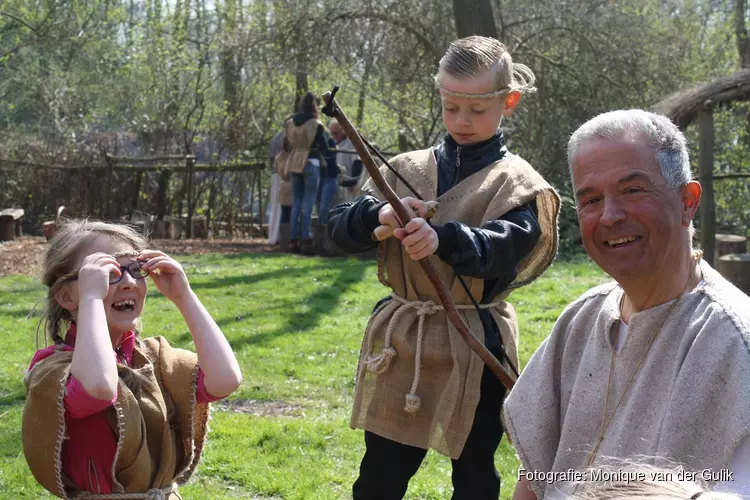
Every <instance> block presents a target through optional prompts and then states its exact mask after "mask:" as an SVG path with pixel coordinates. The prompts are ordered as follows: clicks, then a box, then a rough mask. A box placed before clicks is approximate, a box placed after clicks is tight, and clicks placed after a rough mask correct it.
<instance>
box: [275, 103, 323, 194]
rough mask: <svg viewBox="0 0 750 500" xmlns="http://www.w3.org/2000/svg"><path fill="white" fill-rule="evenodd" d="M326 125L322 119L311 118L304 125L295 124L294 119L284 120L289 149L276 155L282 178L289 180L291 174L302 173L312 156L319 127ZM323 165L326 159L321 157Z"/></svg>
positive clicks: (277, 169)
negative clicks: (311, 151)
mask: <svg viewBox="0 0 750 500" xmlns="http://www.w3.org/2000/svg"><path fill="white" fill-rule="evenodd" d="M322 126H324V125H323V123H322V122H321V121H320V120H317V119H310V120H307V121H306V122H305V123H303V124H302V125H299V126H297V125H295V124H294V120H293V119H292V118H289V119H288V120H287V121H286V122H284V130H285V131H286V141H285V143H286V145H287V147H288V148H289V151H287V150H286V149H282V151H281V152H280V153H279V154H278V155H276V161H275V166H276V172H277V173H278V174H279V175H280V176H281V178H282V179H284V180H288V179H289V176H290V174H301V173H302V171H303V170H304V169H305V165H307V159H308V157H309V156H310V149H311V148H312V145H313V142H315V136H316V135H317V133H318V128H319V127H322ZM321 162H322V163H321V167H322V166H325V159H324V158H322V157H321Z"/></svg>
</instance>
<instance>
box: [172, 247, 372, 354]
mask: <svg viewBox="0 0 750 500" xmlns="http://www.w3.org/2000/svg"><path fill="white" fill-rule="evenodd" d="M223 257H231V256H223ZM265 258H266V259H273V258H278V257H274V256H266V257H265ZM366 270H367V266H365V265H363V264H362V262H361V261H359V260H354V259H352V260H345V259H336V260H335V261H334V260H329V259H326V260H325V261H322V262H321V264H320V265H319V266H315V265H307V266H304V267H294V266H287V267H285V268H283V269H275V270H272V271H266V272H261V273H255V274H247V275H239V274H235V275H232V276H226V277H222V278H217V279H214V280H207V281H203V282H197V283H195V284H193V285H191V286H192V288H193V289H217V288H223V287H230V286H235V285H240V286H245V285H250V284H253V283H261V282H264V281H267V280H271V281H275V280H278V283H279V286H282V287H288V286H294V279H295V278H301V277H304V276H307V275H310V274H314V273H320V272H322V271H337V275H336V276H335V278H333V281H332V282H330V283H327V282H328V278H327V277H326V278H321V282H322V283H321V286H320V287H319V288H318V289H317V290H316V291H315V292H314V293H312V294H310V295H308V296H306V297H293V298H287V299H281V300H280V299H276V300H275V301H274V304H273V306H271V307H263V308H262V310H257V309H256V310H252V311H248V312H247V313H244V314H239V315H232V316H225V317H219V318H214V320H215V321H216V324H217V325H219V327H220V328H224V327H227V326H229V325H231V324H233V323H240V322H243V321H246V320H248V319H250V318H258V317H259V316H262V315H265V314H268V313H271V312H277V311H279V310H281V311H288V314H287V315H286V316H285V318H286V322H285V324H284V325H282V326H281V327H280V328H278V329H276V330H273V331H269V332H264V333H259V334H251V335H248V336H246V337H245V338H241V339H232V340H230V341H229V343H230V345H231V346H232V348H235V349H236V348H237V347H241V346H246V345H255V344H263V343H266V342H269V341H271V340H272V339H275V338H277V337H280V336H283V335H288V334H297V333H304V332H307V331H310V330H312V329H314V328H315V327H316V326H318V325H319V324H320V322H321V319H322V318H323V317H324V316H325V315H326V314H328V313H329V312H330V311H331V310H333V309H335V308H336V306H337V304H338V303H339V301H340V300H341V296H342V295H343V294H344V293H345V292H346V290H347V289H349V287H350V286H352V285H354V284H356V283H359V282H360V281H361V280H362V279H363V278H364V275H365V271H366ZM301 304H302V305H307V306H309V307H305V308H304V309H305V310H304V311H299V308H300V305H301ZM295 311H296V312H295ZM191 341H192V337H191V335H190V332H189V331H185V332H183V333H182V334H180V336H179V337H178V338H177V344H176V345H183V344H185V343H189V342H191Z"/></svg>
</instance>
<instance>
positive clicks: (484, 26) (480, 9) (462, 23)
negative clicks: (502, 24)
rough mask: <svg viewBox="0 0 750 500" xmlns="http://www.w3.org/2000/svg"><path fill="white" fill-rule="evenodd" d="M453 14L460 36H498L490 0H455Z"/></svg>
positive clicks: (457, 32)
mask: <svg viewBox="0 0 750 500" xmlns="http://www.w3.org/2000/svg"><path fill="white" fill-rule="evenodd" d="M453 16H454V18H455V20H456V34H457V35H458V38H464V37H467V36H471V35H482V36H489V37H492V38H497V26H495V16H494V15H493V14H492V4H491V3H490V0H453Z"/></svg>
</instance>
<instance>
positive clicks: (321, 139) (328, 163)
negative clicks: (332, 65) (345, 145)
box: [277, 92, 338, 255]
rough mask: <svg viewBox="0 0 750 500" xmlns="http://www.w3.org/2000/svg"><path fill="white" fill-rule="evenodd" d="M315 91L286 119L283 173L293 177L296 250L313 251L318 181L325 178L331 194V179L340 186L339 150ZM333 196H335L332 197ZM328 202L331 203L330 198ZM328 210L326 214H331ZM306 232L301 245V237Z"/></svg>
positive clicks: (292, 240) (292, 226)
mask: <svg viewBox="0 0 750 500" xmlns="http://www.w3.org/2000/svg"><path fill="white" fill-rule="evenodd" d="M316 99H317V98H316V97H315V95H314V94H313V93H312V92H308V93H306V94H305V95H304V96H302V99H301V100H300V102H299V105H298V107H297V113H296V114H294V115H292V116H291V117H290V118H289V119H288V120H287V121H286V122H284V130H285V131H286V139H285V140H284V152H285V153H284V154H282V155H281V159H280V160H277V162H280V165H279V168H278V170H279V174H280V175H281V177H282V178H287V177H291V179H292V192H293V202H292V213H291V221H290V225H289V230H290V237H289V246H290V249H291V250H292V252H294V253H300V252H301V253H303V254H306V255H310V254H312V253H313V240H312V209H313V205H315V202H316V200H317V198H318V184H319V182H321V179H322V182H323V186H324V188H325V189H324V192H323V193H322V194H325V195H326V196H327V195H328V193H329V192H330V191H329V188H330V184H331V183H330V180H331V179H333V190H334V191H335V188H336V179H335V177H336V176H337V175H338V167H337V166H336V152H335V149H334V148H330V147H329V146H330V144H331V143H332V141H333V140H332V139H331V137H330V136H329V135H328V131H327V130H326V128H325V125H323V123H322V122H321V121H320V120H318V102H317V100H316ZM330 199H332V197H331V198H330ZM326 203H329V202H328V201H326ZM327 213H328V210H327V209H326V213H325V214H323V215H324V217H327ZM300 234H301V236H302V244H301V245H300V243H299V240H298V238H299V237H300Z"/></svg>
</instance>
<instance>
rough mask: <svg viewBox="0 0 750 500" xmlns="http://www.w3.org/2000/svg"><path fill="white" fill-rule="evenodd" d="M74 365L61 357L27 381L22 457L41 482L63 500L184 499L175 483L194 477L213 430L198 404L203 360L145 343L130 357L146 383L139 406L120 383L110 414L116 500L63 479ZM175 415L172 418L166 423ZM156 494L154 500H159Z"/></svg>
mask: <svg viewBox="0 0 750 500" xmlns="http://www.w3.org/2000/svg"><path fill="white" fill-rule="evenodd" d="M72 359H73V353H72V352H71V351H65V352H59V353H56V354H54V355H53V356H50V357H49V358H46V359H44V360H42V361H40V362H39V363H37V364H36V365H35V366H34V367H33V368H32V369H31V371H29V372H28V373H27V375H26V377H25V378H24V383H25V385H26V405H25V406H24V410H23V426H22V438H23V450H24V454H25V455H26V461H27V462H28V464H29V467H30V468H31V472H32V474H33V475H34V477H35V478H36V480H37V481H38V482H39V484H41V485H42V486H44V487H45V488H46V489H47V490H49V491H50V492H52V493H54V494H55V495H57V496H59V497H62V498H77V497H79V496H83V497H84V498H92V499H95V498H101V499H104V498H112V497H113V496H114V494H117V493H144V492H147V491H149V490H152V492H151V493H152V496H147V495H145V494H144V495H140V496H136V495H132V496H130V498H133V499H135V498H144V499H146V498H161V497H159V496H158V493H157V492H156V490H162V494H163V498H166V499H167V500H175V499H179V498H181V497H180V496H179V494H178V493H177V490H176V485H177V484H183V483H185V482H186V481H187V480H188V479H189V478H190V476H191V475H192V473H193V472H194V470H195V467H196V466H197V465H198V461H199V459H200V455H201V451H202V450H203V445H204V441H205V438H206V432H207V430H208V417H209V404H207V403H197V402H196V397H195V391H196V383H197V376H198V358H197V356H196V354H195V353H193V352H190V351H185V350H182V349H173V348H172V347H170V345H169V343H168V342H167V341H166V340H165V339H164V338H163V337H153V338H148V339H145V340H142V341H140V342H139V345H137V347H136V349H135V351H134V353H133V361H132V366H131V367H132V368H133V369H134V370H137V371H138V372H139V373H140V374H141V375H142V376H143V378H144V379H145V380H144V383H143V385H142V394H141V397H140V398H138V399H136V397H135V396H134V395H133V393H132V392H131V391H130V389H128V387H127V386H126V385H125V384H124V383H123V381H122V380H120V381H119V382H118V385H117V402H116V403H115V405H114V407H111V408H109V409H107V410H106V411H107V412H110V413H111V415H108V416H110V417H111V419H110V420H111V425H112V427H113V431H114V432H115V433H116V434H117V436H118V438H117V452H116V454H115V460H114V463H113V470H112V477H113V493H112V494H106V495H104V494H102V495H97V494H91V493H83V492H80V491H78V490H77V489H76V488H75V485H74V484H73V482H72V481H71V480H70V479H69V478H68V477H67V476H66V475H65V473H63V472H62V464H61V462H60V451H61V449H62V442H63V439H64V438H65V406H64V402H63V398H64V397H65V385H66V381H67V380H68V375H69V373H70V363H71V361H72ZM172 414H174V416H173V417H172V418H171V419H170V418H169V416H170V415H172ZM153 495H157V496H156V497H154V496H153Z"/></svg>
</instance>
